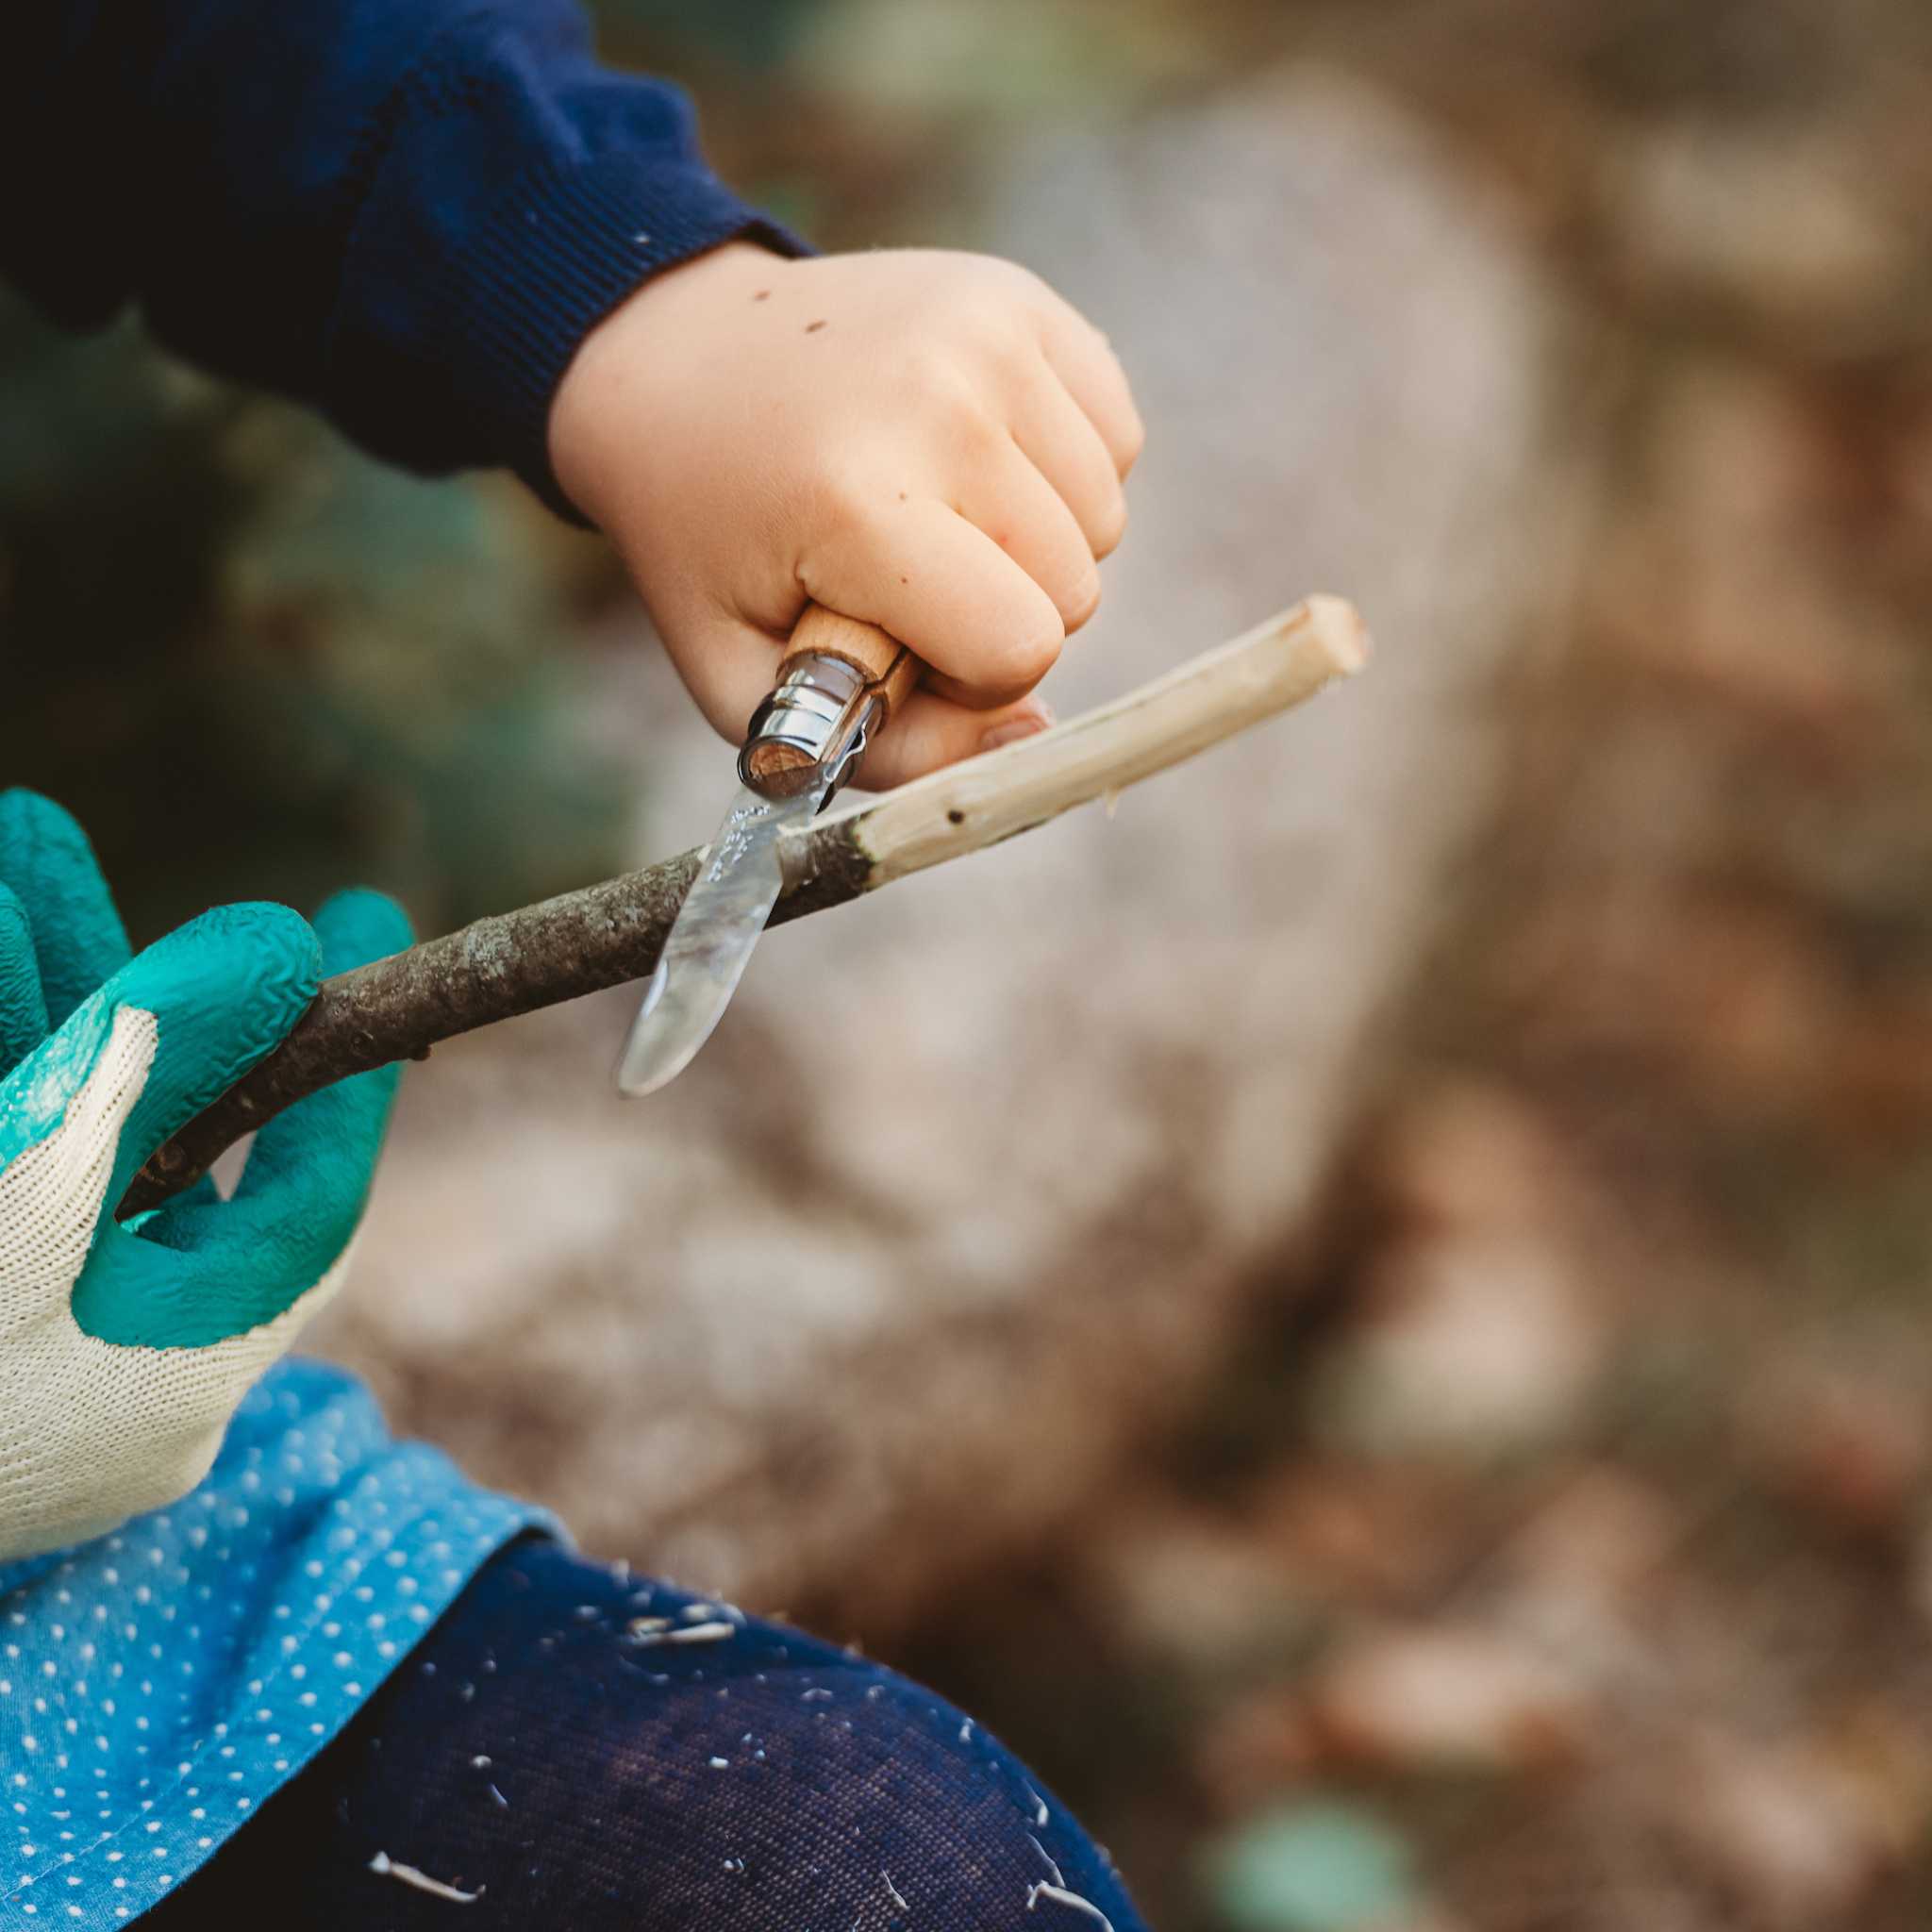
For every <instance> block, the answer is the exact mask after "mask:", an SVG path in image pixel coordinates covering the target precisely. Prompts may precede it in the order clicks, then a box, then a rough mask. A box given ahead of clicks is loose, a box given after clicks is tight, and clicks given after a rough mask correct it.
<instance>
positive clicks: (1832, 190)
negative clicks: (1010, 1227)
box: [893, 0, 1932, 1932]
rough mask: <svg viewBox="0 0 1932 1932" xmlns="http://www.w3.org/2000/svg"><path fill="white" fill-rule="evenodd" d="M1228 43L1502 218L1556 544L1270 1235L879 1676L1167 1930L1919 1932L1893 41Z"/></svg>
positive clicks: (1830, 24)
mask: <svg viewBox="0 0 1932 1932" xmlns="http://www.w3.org/2000/svg"><path fill="white" fill-rule="evenodd" d="M1225 11H1226V13H1227V19H1226V21H1225V25H1226V29H1227V32H1228V34H1229V36H1230V39H1231V42H1240V43H1241V44H1245V45H1248V46H1251V47H1260V46H1263V45H1265V46H1266V47H1267V48H1268V49H1269V50H1270V51H1271V52H1279V51H1280V50H1281V49H1282V47H1283V46H1284V45H1286V44H1287V43H1288V42H1290V41H1292V42H1293V51H1294V52H1295V53H1297V54H1298V55H1299V54H1301V53H1308V54H1314V55H1319V56H1320V57H1321V58H1324V59H1340V60H1341V61H1343V62H1344V63H1347V64H1349V65H1350V66H1351V67H1352V68H1353V69H1354V70H1355V71H1357V72H1360V73H1362V74H1365V75H1371V76H1373V77H1374V79H1375V81H1376V82H1377V83H1378V84H1379V85H1382V86H1385V87H1388V88H1390V89H1391V91H1393V92H1395V93H1396V94H1397V95H1398V96H1399V97H1400V98H1402V99H1404V100H1405V101H1407V103H1409V104H1410V105H1412V106H1419V107H1420V108H1422V109H1423V110H1424V112H1425V113H1426V114H1427V115H1428V116H1429V117H1430V118H1431V120H1432V121H1433V122H1434V123H1435V124H1436V125H1438V126H1439V127H1441V128H1442V129H1445V130H1447V131H1448V133H1449V134H1450V135H1451V137H1452V138H1453V140H1454V141H1455V142H1456V143H1457V146H1458V148H1459V150H1460V151H1461V152H1462V153H1463V154H1464V155H1466V156H1467V157H1469V158H1471V160H1472V162H1473V164H1474V165H1475V166H1477V167H1478V168H1480V169H1482V170H1483V171H1484V172H1485V173H1486V174H1488V175H1490V176H1491V177H1492V178H1493V179H1494V180H1495V181H1497V182H1500V183H1502V184H1503V185H1504V186H1505V187H1506V188H1507V192H1508V193H1509V195H1510V197H1511V201H1512V206H1513V207H1514V208H1515V209H1516V211H1517V213H1518V215H1519V217H1520V219H1521V221H1522V223H1523V224H1524V231H1525V233H1527V234H1529V235H1531V236H1532V237H1533V238H1534V240H1535V244H1536V247H1537V249H1538V251H1539V255H1540V257H1541V259H1542V260H1543V261H1544V262H1546V263H1547V265H1548V267H1549V269H1550V272H1551V274H1552V275H1553V276H1554V277H1555V278H1556V279H1557V281H1558V282H1559V283H1560V284H1561V285H1562V286H1563V288H1564V289H1565V290H1566V291H1568V292H1569V294H1570V296H1571V297H1572V298H1573V299H1574V302H1575V303H1576V305H1577V308H1578V311H1579V313H1580V314H1581V315H1582V316H1583V317H1584V341H1585V350H1584V354H1583V356H1582V358H1581V359H1580V363H1579V368H1578V372H1577V382H1576V391H1575V398H1574V413H1575V424H1576V436H1577V439H1578V448H1579V451H1580V453H1581V459H1580V461H1579V464H1578V466H1577V468H1578V475H1579V476H1580V477H1581V478H1582V480H1581V482H1580V483H1578V484H1577V486H1576V488H1577V490H1578V518H1579V524H1578V527H1579V531H1580V541H1579V542H1578V545H1577V557H1578V558H1579V559H1580V561H1579V564H1578V567H1577V569H1576V571H1575V573H1574V584H1573V585H1572V586H1571V587H1570V591H1569V594H1568V596H1567V598H1566V600H1565V606H1564V609H1565V614H1564V616H1563V619H1562V621H1561V622H1560V623H1559V624H1558V625H1557V626H1556V627H1555V629H1554V630H1553V633H1552V635H1551V636H1550V637H1549V639H1548V640H1547V642H1546V646H1545V648H1544V649H1543V650H1542V651H1541V653H1540V655H1539V656H1538V658H1537V659H1536V661H1535V664H1534V666H1533V669H1532V672H1531V674H1530V675H1527V676H1526V677H1525V678H1524V680H1523V685H1522V689H1521V690H1520V691H1518V692H1517V694H1516V701H1517V703H1518V704H1519V706H1520V708H1521V709H1520V730H1519V733H1518V745H1519V752H1518V756H1517V759H1516V765H1515V769H1514V772H1513V775H1512V778H1511V781H1510V786H1509V791H1508V796H1507V802H1506V807H1505V809H1504V811H1503V812H1502V814H1501V818H1500V822H1499V824H1498V825H1497V826H1496V828H1495V830H1494V832H1493V834H1492V836H1491V838H1490V839H1489V840H1488V841H1485V843H1484V844H1483V846H1482V847H1481V849H1480V850H1478V851H1476V852H1474V853H1473V854H1472V855H1471V858H1470V862H1469V864H1468V867H1467V875H1466V880H1465V882H1464V884H1465V889H1464V891H1463V893H1462V895H1461V899H1460V904H1459V908H1458V911H1457V918H1456V923H1455V930H1454V933H1453V936H1452V939H1451V941H1450V942H1449V943H1448V944H1447V945H1446V946H1445V947H1444V949H1443V951H1442V953H1441V957H1440V958H1438V959H1437V960H1436V961H1435V962H1434V966H1433V969H1432V972H1431V974H1430V978H1429V985H1430V991H1428V993H1427V994H1426V996H1425V998H1424V1001H1423V1003H1422V1006H1421V1008H1420V1010H1419V1011H1418V1012H1417V1014H1416V1015H1415V1016H1414V1019H1413V1021H1412V1023H1411V1024H1410V1025H1409V1027H1408V1028H1407V1033H1406V1036H1405V1040H1404V1041H1403V1044H1402V1047H1401V1050H1400V1051H1399V1052H1398V1053H1397V1054H1396V1055H1395V1056H1394V1057H1393V1060H1392V1063H1391V1069H1390V1072H1389V1075H1388V1078H1387V1080H1386V1083H1385V1086H1384V1089H1383V1091H1382V1093H1381V1095H1380V1098H1379V1101H1378V1104H1377V1106H1376V1107H1375V1108H1374V1109H1373V1116H1372V1118H1371V1119H1370V1120H1369V1121H1368V1122H1367V1123H1366V1124H1365V1125H1364V1128H1363V1131H1362V1133H1361V1135H1360V1137H1359V1139H1358V1141H1357V1143H1356V1145H1355V1146H1354V1148H1353V1150H1352V1152H1351V1154H1350V1155H1349V1157H1348V1158H1347V1159H1346V1160H1345V1161H1344V1163H1343V1165H1342V1170H1341V1173H1340V1174H1339V1175H1338V1176H1337V1179H1336V1184H1335V1187H1334V1190H1333V1195H1332V1202H1331V1211H1330V1214H1329V1216H1328V1221H1327V1225H1326V1227H1325V1230H1324V1236H1323V1239H1322V1240H1321V1241H1319V1242H1318V1243H1317V1244H1316V1245H1315V1248H1314V1249H1313V1251H1312V1252H1311V1253H1307V1254H1301V1255H1297V1256H1295V1257H1284V1258H1283V1262H1282V1265H1281V1267H1280V1269H1279V1271H1278V1273H1277V1275H1276V1277H1275V1279H1274V1281H1273V1283H1272V1284H1271V1286H1270V1290H1269V1291H1268V1292H1267V1293H1266V1294H1265V1295H1264V1296H1263V1297H1262V1298H1261V1304H1260V1307H1259V1308H1258V1311H1257V1318H1256V1322H1255V1326H1254V1331H1253V1333H1252V1334H1251V1335H1250V1336H1248V1337H1247V1338H1246V1340H1245V1341H1244V1345H1243V1346H1242V1348H1241V1350H1240V1352H1239V1359H1238V1360H1234V1361H1230V1362H1229V1363H1228V1365H1227V1367H1226V1369H1225V1371H1224V1374H1222V1375H1221V1376H1220V1377H1219V1378H1218V1379H1217V1380H1216V1383H1215V1385H1214V1386H1213V1387H1212V1389H1211V1390H1210V1391H1208V1392H1207V1393H1206V1394H1205V1396H1204V1397H1203V1399H1202V1400H1201V1401H1200V1403H1199V1404H1198V1407H1197V1412H1196V1413H1195V1414H1194V1415H1193V1417H1192V1418H1191V1421H1190V1423H1189V1424H1187V1425H1186V1426H1185V1427H1184V1428H1182V1429H1181V1430H1179V1431H1178V1432H1176V1433H1174V1435H1172V1436H1171V1437H1169V1438H1167V1439H1165V1440H1163V1441H1159V1442H1158V1443H1155V1444H1151V1445H1149V1447H1148V1449H1147V1452H1146V1454H1145V1456H1144V1457H1143V1458H1142V1460H1141V1462H1140V1463H1139V1464H1138V1465H1137V1466H1136V1467H1134V1468H1131V1469H1126V1470H1123V1471H1121V1472H1120V1473H1119V1475H1118V1478H1117V1480H1115V1481H1114V1482H1113V1483H1112V1484H1111V1486H1110V1487H1109V1488H1108V1490H1107V1491H1106V1492H1105V1493H1104V1494H1101V1495H1099V1496H1097V1497H1093V1498H1088V1499H1084V1500H1083V1502H1082V1504H1081V1507H1079V1509H1078V1512H1077V1514H1075V1515H1074V1516H1072V1517H1071V1518H1070V1520H1069V1521H1068V1522H1066V1523H1065V1524H1064V1525H1063V1526H1062V1529H1061V1532H1060V1534H1059V1535H1058V1537H1057V1538H1056V1539H1055V1540H1054V1541H1052V1542H1051V1543H1050V1544H1047V1545H1044V1546H1042V1547H1041V1548H1040V1549H1039V1550H1038V1551H1037V1552H1035V1553H1034V1554H1033V1555H1032V1557H1031V1558H1030V1559H1029V1560H1028V1561H1026V1562H1024V1563H1023V1564H1019V1565H1015V1566H1013V1567H1012V1568H1011V1569H1010V1570H1008V1571H1006V1572H1003V1573H1002V1574H994V1575H988V1576H986V1577H985V1578H984V1579H983V1580H982V1581H981V1583H980V1584H979V1586H978V1587H977V1588H976V1589H975V1590H974V1591H972V1592H971V1593H970V1594H967V1595H963V1596H960V1597H958V1599H956V1600H955V1601H954V1602H952V1603H951V1604H950V1605H949V1606H948V1607H946V1608H945V1609H944V1610H943V1611H942V1612H941V1613H940V1614H937V1615H935V1616H932V1617H930V1618H928V1619H926V1620H925V1621H924V1623H923V1624H922V1625H921V1626H920V1627H919V1628H917V1629H916V1630H914V1631H912V1632H910V1633H909V1634H908V1636H907V1637H906V1638H905V1639H904V1640H903V1641H898V1642H896V1643H895V1645H894V1647H893V1654H894V1656H895V1658H896V1660H899V1661H902V1662H904V1663H906V1664H907V1665H908V1667H910V1668H912V1669H913V1670H915V1671H917V1672H921V1673H923V1674H925V1675H927V1676H929V1677H930V1678H932V1679H934V1680H935V1681H937V1682H938V1683H940V1684H941V1686H943V1687H944V1688H945V1689H946V1690H947V1691H949V1692H950V1693H952V1694H953V1695H955V1696H957V1697H958V1698H960V1699H961V1700H962V1701H964V1702H966V1703H968V1704H969V1705H971V1706H973V1707H975V1708H976V1709H978V1710H979V1711H980V1712H981V1713H983V1715H984V1718H985V1720H986V1721H987V1722H988V1724H990V1725H991V1727H993V1728H994V1729H996V1730H999V1731H1002V1732H1003V1733H1005V1734H1006V1735H1007V1737H1008V1739H1009V1740H1011V1741H1013V1742H1014V1743H1015V1744H1016V1745H1018V1746H1019V1747H1020V1748H1021V1749H1022V1750H1024V1751H1025V1752H1027V1753H1029V1754H1031V1755H1032V1756H1034V1757H1036V1759H1037V1760H1038V1761H1039V1763H1040V1764H1041V1768H1042V1770H1043V1771H1044V1773H1045V1774H1046V1775H1047V1776H1048V1777H1049V1778H1050V1779H1051V1780H1052V1781H1053V1782H1054V1783H1055V1784H1056V1785H1057V1786H1058V1788H1059V1790H1061V1792H1062V1793H1063V1795H1065V1796H1066V1797H1067V1798H1068V1799H1069V1800H1070V1801H1072V1802H1074V1804H1075V1805H1077V1806H1078V1807H1081V1808H1082V1809H1083V1810H1084V1811H1085V1812H1086V1813H1087V1815H1088V1816H1089V1817H1090V1819H1091V1821H1092V1823H1093V1824H1095V1826H1096V1828H1097V1829H1098V1831H1099V1833H1100V1836H1101V1837H1102V1838H1103V1840H1106V1841H1107V1842H1108V1844H1109V1845H1110V1846H1111V1848H1112V1850H1113V1851H1114V1853H1115V1855H1116V1857H1118V1859H1119V1860H1120V1862H1121V1864H1122V1866H1123V1869H1124V1871H1125V1872H1126V1873H1127V1874H1128V1875H1129V1877H1130V1879H1131V1880H1132V1881H1133V1882H1134V1883H1135V1884H1136V1885H1137V1887H1138V1889H1139V1891H1140V1893H1141V1897H1142V1899H1143V1902H1144V1904H1145V1905H1146V1907H1148V1908H1149V1910H1150V1911H1151V1913H1152V1914H1153V1916H1154V1917H1155V1918H1156V1920H1157V1921H1158V1923H1159V1924H1163V1925H1165V1926H1167V1927H1168V1928H1170V1932H1192V1928H1205V1927H1209V1926H1227V1927H1233V1928H1236V1932H1275V1928H1278V1932H1301V1928H1309V1932H1324V1928H1345V1927H1368V1926H1371V1925H1373V1926H1375V1927H1378V1928H1382V1932H1395V1928H1398V1927H1399V1928H1405V1932H1424V1928H1428V1932H1444V1928H1452V1927H1454V1928H1464V1932H1532V1928H1538V1932H1542V1928H1550V1932H1555V1928H1573V1927H1574V1928H1603V1932H1611V1928H1617V1932H1624V1928H1631V1927H1638V1926H1641V1927H1643V1928H1646V1932H1651V1928H1657V1932H1664V1928H1669V1932H1707V1928H1708V1932H1716V1928H1720V1927H1724V1928H1754V1932H1755V1928H1764V1932H1791V1928H1800V1927H1814V1926H1815V1927H1825V1926H1831V1927H1839V1928H1842V1927H1847V1926H1857V1927H1859V1928H1861V1932H1886V1928H1891V1927H1900V1928H1904V1927H1907V1926H1918V1925H1923V1924H1924V1923H1926V1919H1927V1915H1928V1912H1932V1649H1928V1642H1927V1639H1928V1635H1932V1630H1928V1618H1932V1477H1928V1467H1927V1423H1928V1417H1932V1407H1928V1396H1932V1319H1928V1314H1927V1307H1926V1291H1927V1288H1928V1285H1932V1281H1928V1275H1932V1270H1928V1261H1932V1135H1928V1128H1932V914H1928V912H1927V909H1926V908H1927V905H1928V899H1927V880H1928V878H1932V704H1928V697H1932V691H1928V683H1932V666H1928V661H1927V651H1926V645H1925V637H1926V634H1927V626H1928V620H1932V308H1928V307H1927V305H1926V303H1925V300H1924V296H1925V293H1926V285H1927V280H1928V274H1932V251H1928V249H1927V247H1926V245H1925V242H1926V237H1925V235H1924V212H1923V211H1924V208H1926V207H1927V206H1928V205H1932V201H1928V197H1927V193H1926V188H1927V186H1928V183H1927V180H1926V177H1927V175H1928V174H1932V141H1928V140H1927V139H1926V136H1925V131H1924V130H1925V129H1926V127H1927V126H1928V125H1932V116H1928V113H1927V108H1932V68H1928V65H1927V58H1926V57H1927V47H1928V41H1932V31H1928V22H1927V21H1926V20H1925V18H1924V17H1923V16H1922V15H1919V14H1917V13H1915V12H1914V11H1913V10H1912V9H1910V8H1902V7H1895V6H1894V7H1886V6H1880V5H1875V4H1874V5H1857V6H1852V7H1844V8H1830V9H1825V8H1803V7H1797V6H1781V5H1771V6H1750V7H1744V6H1714V7H1710V8H1696V9H1681V8H1671V7H1662V6H1649V5H1645V6H1624V7H1620V8H1614V9H1612V8H1594V7H1588V6H1583V5H1574V4H1573V5H1567V6H1554V7H1553V6H1531V5H1526V4H1522V5H1509V4H1501V0H1498V4H1489V5H1479V6H1478V5H1461V6H1439V7H1430V8H1424V7H1416V6H1394V7H1389V8H1379V9H1316V10H1314V11H1312V12H1310V11H1308V10H1306V9H1291V10H1287V11H1285V12H1284V14H1283V16H1281V17H1280V18H1267V19H1264V18H1261V17H1259V16H1257V14H1255V13H1254V12H1252V11H1246V10H1242V9H1226V10H1225ZM1290 12H1291V14H1292V19H1290V18H1289V13H1290ZM1243 37H1245V39H1243Z"/></svg>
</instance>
